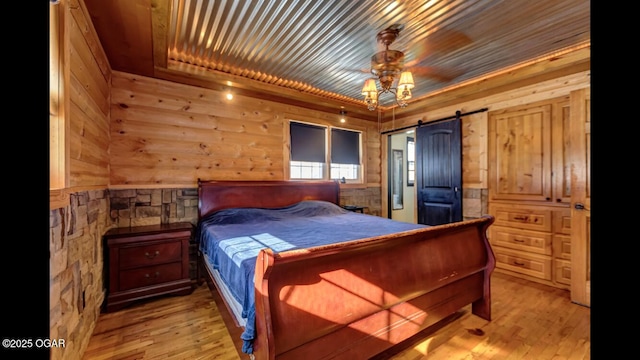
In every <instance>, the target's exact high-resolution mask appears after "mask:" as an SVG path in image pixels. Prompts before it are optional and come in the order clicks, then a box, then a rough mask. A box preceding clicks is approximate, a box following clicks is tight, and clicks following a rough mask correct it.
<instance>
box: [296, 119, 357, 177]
mask: <svg viewBox="0 0 640 360" xmlns="http://www.w3.org/2000/svg"><path fill="white" fill-rule="evenodd" d="M291 123H301V124H306V125H312V126H318V127H324V128H325V156H324V159H325V162H324V164H323V171H322V179H319V178H293V177H292V176H291V162H292V161H293V160H292V159H291V132H290V129H291ZM284 128H285V139H286V141H285V149H286V151H285V154H286V155H285V164H286V167H285V174H284V175H285V179H289V180H337V181H339V183H340V185H341V186H354V187H362V186H364V185H365V184H366V179H365V174H366V171H365V163H364V159H365V158H366V156H365V146H364V139H365V138H366V130H365V129H364V128H361V127H357V126H353V127H352V126H344V125H343V124H342V126H337V125H334V124H331V123H318V122H313V121H305V120H301V119H293V118H292V119H289V120H288V121H287V123H286V126H284ZM332 129H338V130H346V131H352V132H356V133H358V138H359V144H358V147H359V158H360V164H359V165H358V178H357V179H345V181H344V182H342V181H340V179H332V178H331V166H332V163H331V130H332Z"/></svg>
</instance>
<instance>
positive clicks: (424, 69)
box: [406, 66, 464, 83]
mask: <svg viewBox="0 0 640 360" xmlns="http://www.w3.org/2000/svg"><path fill="white" fill-rule="evenodd" d="M406 69H407V70H409V71H411V73H412V74H413V75H414V76H420V77H426V78H430V79H433V80H435V81H438V82H442V83H447V82H450V81H451V80H453V79H455V78H457V77H458V76H460V75H462V74H463V73H464V72H463V71H461V70H457V69H448V68H440V67H433V66H416V67H411V68H406Z"/></svg>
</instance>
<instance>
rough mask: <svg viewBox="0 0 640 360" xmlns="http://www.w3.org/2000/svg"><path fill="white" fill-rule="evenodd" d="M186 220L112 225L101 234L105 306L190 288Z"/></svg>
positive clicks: (113, 307)
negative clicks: (103, 258)
mask: <svg viewBox="0 0 640 360" xmlns="http://www.w3.org/2000/svg"><path fill="white" fill-rule="evenodd" d="M192 232H193V225H192V224H191V223H188V222H183V223H172V224H159V225H149V226H136V227H126V228H114V229H111V230H109V231H107V233H105V235H104V247H105V266H107V271H106V273H107V274H108V276H107V279H106V282H107V298H106V306H105V310H106V311H107V312H110V311H114V310H118V309H120V308H122V307H124V306H126V305H129V304H131V303H132V302H134V301H137V300H141V299H147V298H150V297H153V296H158V295H165V294H178V295H186V294H189V293H191V291H193V287H192V284H191V279H190V276H189V242H190V240H191V236H192Z"/></svg>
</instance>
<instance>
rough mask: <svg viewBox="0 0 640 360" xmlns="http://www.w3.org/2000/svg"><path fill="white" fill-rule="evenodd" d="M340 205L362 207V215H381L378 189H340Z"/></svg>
mask: <svg viewBox="0 0 640 360" xmlns="http://www.w3.org/2000/svg"><path fill="white" fill-rule="evenodd" d="M340 205H360V206H364V213H365V214H370V215H376V216H381V215H382V200H381V199H380V188H379V187H376V188H366V189H341V190H340Z"/></svg>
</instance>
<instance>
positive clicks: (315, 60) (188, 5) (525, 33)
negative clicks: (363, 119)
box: [168, 0, 591, 105]
mask: <svg viewBox="0 0 640 360" xmlns="http://www.w3.org/2000/svg"><path fill="white" fill-rule="evenodd" d="M394 24H400V25H402V26H403V29H402V30H401V32H400V35H399V37H398V38H397V39H396V41H395V42H394V43H393V44H391V46H390V49H393V50H400V51H403V52H404V53H405V65H406V67H408V68H409V69H410V70H412V71H413V72H414V78H415V81H416V87H415V89H414V99H418V98H420V97H421V96H426V95H428V94H430V93H433V92H434V91H438V90H440V89H442V88H446V87H450V86H453V85H455V84H460V83H463V82H465V81H467V80H470V79H474V78H477V77H480V76H483V75H486V74H489V73H492V72H495V71H498V70H500V69H504V68H508V67H510V66H514V65H516V64H519V63H522V62H526V61H529V60H531V59H535V58H539V57H542V56H552V55H554V54H558V53H561V52H562V51H564V50H565V49H568V48H572V47H574V48H575V47H580V46H589V45H590V38H591V32H590V2H589V1H585V0H563V1H558V0H538V1H529V0H475V1H473V0H440V1H370V0H367V1H362V0H361V1H347V0H345V1H338V0H331V1H326V0H325V1H293V0H289V1H286V0H267V1H231V0H226V1H225V0H222V1H214V0H173V1H172V3H171V11H170V26H169V42H168V57H169V60H174V61H176V62H179V63H187V64H192V65H197V66H200V67H203V68H207V69H213V70H217V71H222V72H225V73H229V74H233V75H237V76H242V77H246V78H250V79H254V80H258V81H262V82H265V83H269V84H276V85H280V86H284V87H288V88H291V89H295V90H300V91H305V92H309V93H313V94H318V95H322V96H327V97H331V98H336V99H341V100H347V101H354V102H359V101H361V100H362V95H361V90H362V85H363V83H364V81H365V80H366V79H367V78H369V77H372V75H371V74H370V73H369V70H370V61H371V56H372V55H373V54H374V53H375V52H377V51H380V50H382V49H384V47H383V46H382V45H381V44H378V43H377V42H376V34H378V32H380V31H381V30H383V29H385V28H388V27H389V26H391V25H394ZM380 100H381V104H382V105H391V103H390V102H392V100H393V97H392V96H386V97H382V98H381V99H380Z"/></svg>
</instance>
